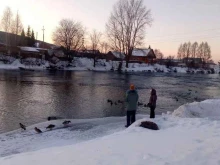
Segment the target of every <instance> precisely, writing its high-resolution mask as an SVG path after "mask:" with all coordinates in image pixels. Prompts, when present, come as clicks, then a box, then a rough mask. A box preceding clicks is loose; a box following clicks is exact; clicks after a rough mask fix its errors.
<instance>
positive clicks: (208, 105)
mask: <svg viewBox="0 0 220 165" xmlns="http://www.w3.org/2000/svg"><path fill="white" fill-rule="evenodd" d="M172 115H173V116H178V117H184V118H206V117H207V118H211V119H220V100H219V99H214V100H206V101H203V102H194V103H190V104H185V105H182V106H181V107H179V108H178V109H177V110H175V111H174V112H173V113H172Z"/></svg>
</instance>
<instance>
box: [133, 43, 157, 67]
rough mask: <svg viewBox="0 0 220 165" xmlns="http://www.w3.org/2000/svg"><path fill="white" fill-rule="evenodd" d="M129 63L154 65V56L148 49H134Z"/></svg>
mask: <svg viewBox="0 0 220 165" xmlns="http://www.w3.org/2000/svg"><path fill="white" fill-rule="evenodd" d="M130 61H131V62H143V63H155V62H156V55H155V53H154V50H153V49H151V48H150V47H149V48H148V49H140V48H135V49H134V50H133V52H132V56H131V57H130Z"/></svg>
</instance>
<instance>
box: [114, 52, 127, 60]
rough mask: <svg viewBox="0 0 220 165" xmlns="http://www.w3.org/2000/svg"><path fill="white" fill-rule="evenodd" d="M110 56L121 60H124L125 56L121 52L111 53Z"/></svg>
mask: <svg viewBox="0 0 220 165" xmlns="http://www.w3.org/2000/svg"><path fill="white" fill-rule="evenodd" d="M111 52H112V54H113V55H114V56H115V57H116V58H121V59H124V58H125V54H124V53H121V52H117V51H111Z"/></svg>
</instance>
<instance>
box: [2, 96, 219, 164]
mask: <svg viewBox="0 0 220 165" xmlns="http://www.w3.org/2000/svg"><path fill="white" fill-rule="evenodd" d="M219 102H220V100H207V101H204V102H201V103H192V104H187V105H183V106H182V107H180V108H179V109H177V110H176V111H174V112H173V113H168V114H163V115H161V116H157V117H156V119H154V120H150V119H149V118H148V116H143V115H140V116H139V118H142V119H140V120H138V121H137V122H135V123H134V124H133V125H132V126H130V127H129V128H128V129H125V128H123V124H124V122H125V118H106V119H92V120H87V121H80V120H78V121H77V120H76V121H75V122H74V120H73V122H74V123H72V125H71V127H74V126H76V127H77V124H83V122H85V123H87V125H86V126H84V127H83V128H84V129H81V130H80V129H78V130H77V129H76V128H75V129H73V131H72V132H71V131H69V132H68V129H71V127H69V128H66V129H60V128H58V129H57V130H54V131H48V132H45V133H43V134H34V133H33V132H31V130H30V129H31V128H33V127H34V126H32V127H29V128H28V132H26V133H25V132H22V133H19V131H15V132H14V133H13V132H12V133H10V134H8V135H1V136H0V137H1V139H3V137H4V136H5V138H7V139H4V140H5V141H2V140H1V141H2V142H1V148H0V153H1V155H4V154H3V152H5V150H6V151H8V152H9V151H11V152H12V153H11V154H8V155H10V156H6V157H1V158H0V164H1V165H12V164H17V165H29V164H32V165H38V164H41V165H47V164H53V165H63V164H65V165H71V164H77V165H81V164H82V165H84V164H90V165H103V164H105V165H108V164H117V165H124V164H128V165H136V164H138V165H146V164H155V165H157V164H158V165H161V164H163V165H173V164H179V165H185V164H193V165H207V164H211V165H219V164H220V157H219V155H220V120H219V119H217V118H215V119H211V118H212V117H213V116H219V115H220V112H219V107H220V106H219ZM183 107H184V108H183ZM186 111H188V112H192V111H195V112H197V113H198V114H199V115H198V117H197V116H194V118H192V116H191V115H188V113H186ZM177 112H178V113H177ZM207 112H210V113H207ZM177 114H178V115H177ZM180 114H181V115H180ZM195 117H196V118H195ZM209 117H211V118H209ZM145 120H148V121H153V122H155V123H157V124H158V126H159V128H160V130H159V131H152V130H147V129H144V128H140V127H139V125H140V123H141V122H142V121H145ZM54 122H56V124H57V122H61V121H54ZM85 123H84V124H85ZM46 124H49V123H42V124H41V125H38V126H39V127H40V126H41V127H45V125H46ZM94 125H95V126H94ZM78 128H79V127H78ZM31 133H32V134H31ZM30 134H31V135H30ZM94 135H95V136H94ZM100 135H101V137H100ZM104 135H107V136H104ZM67 141H68V142H67ZM71 143H72V144H71ZM19 145H20V146H19ZM53 145H54V146H53ZM59 145H60V146H59ZM16 146H17V150H16V149H15V148H16ZM42 146H44V149H39V148H42ZM48 146H49V147H48ZM52 146H53V147H52ZM51 147H52V148H51ZM25 149H26V151H27V150H29V151H33V150H35V151H34V152H27V153H21V154H17V155H13V154H15V153H16V152H17V151H18V150H21V152H22V151H25ZM36 150H37V151H36ZM13 152H15V153H13Z"/></svg>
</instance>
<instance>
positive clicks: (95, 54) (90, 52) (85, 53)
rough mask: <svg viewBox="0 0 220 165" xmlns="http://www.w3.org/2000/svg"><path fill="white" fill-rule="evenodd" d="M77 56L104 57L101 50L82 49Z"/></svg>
mask: <svg viewBox="0 0 220 165" xmlns="http://www.w3.org/2000/svg"><path fill="white" fill-rule="evenodd" d="M76 56H77V57H86V58H98V59H101V58H104V57H103V55H102V54H101V53H100V51H99V50H80V51H78V53H77V55H76Z"/></svg>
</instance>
